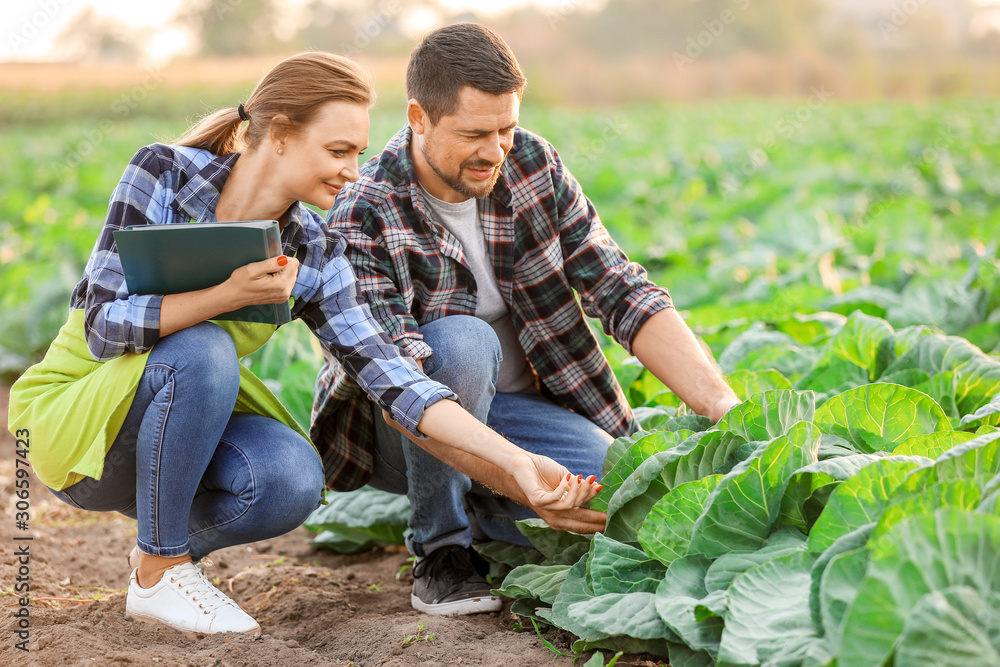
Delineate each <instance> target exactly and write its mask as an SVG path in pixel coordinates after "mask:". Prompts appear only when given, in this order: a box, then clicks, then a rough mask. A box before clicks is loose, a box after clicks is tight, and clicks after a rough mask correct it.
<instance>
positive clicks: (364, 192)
mask: <svg viewBox="0 0 1000 667" xmlns="http://www.w3.org/2000/svg"><path fill="white" fill-rule="evenodd" d="M410 138H411V131H410V128H409V127H404V128H403V129H402V130H401V131H400V132H398V133H397V134H396V136H395V137H393V139H392V140H391V141H390V142H389V144H388V145H387V146H386V148H385V150H384V151H383V152H382V154H381V155H380V156H378V157H377V158H373V159H372V160H369V161H368V162H367V163H366V164H365V165H364V167H363V168H362V171H361V178H360V179H359V180H358V181H357V182H356V183H351V184H348V186H347V187H346V188H345V189H344V191H343V192H342V193H341V195H340V197H338V199H337V202H336V204H335V205H334V208H333V209H332V210H331V211H330V214H329V218H328V220H329V222H330V225H331V227H333V228H334V229H335V230H337V231H339V232H340V233H342V234H343V235H344V236H345V238H346V239H347V244H348V248H347V257H348V258H349V259H350V261H351V264H352V265H353V266H354V270H355V272H356V274H357V276H358V282H359V284H360V287H361V290H362V292H363V293H364V294H365V296H366V298H367V299H368V302H369V304H370V305H371V308H372V313H373V314H374V316H375V318H376V319H377V320H378V321H379V322H380V323H381V324H382V326H383V328H385V330H386V331H387V332H388V333H389V335H390V336H391V337H392V339H393V340H394V341H395V342H396V344H397V345H399V346H400V347H402V348H403V349H405V350H406V351H407V352H409V353H410V354H411V355H412V356H413V357H415V358H417V359H424V358H426V357H429V356H430V355H431V353H432V352H433V350H431V348H430V346H429V345H428V344H427V343H426V342H425V341H424V340H423V337H422V336H421V335H420V332H419V329H418V328H419V326H420V325H422V324H425V323H427V322H431V321H434V320H437V319H440V318H442V317H447V316H449V315H475V314H476V283H475V278H474V277H473V274H472V271H471V269H470V268H469V265H468V263H467V262H466V261H465V257H464V255H463V253H462V247H461V244H460V243H459V241H458V239H456V238H455V236H454V235H453V234H451V233H450V232H449V231H448V230H447V229H445V228H444V227H442V226H441V225H439V224H437V223H436V222H434V221H433V220H432V219H431V217H430V216H429V215H428V212H427V208H426V207H425V206H424V205H423V203H422V202H421V199H420V193H419V190H420V188H419V186H418V184H417V180H416V176H415V172H414V167H413V160H412V157H411V153H410ZM478 209H479V215H480V219H481V221H482V226H483V234H484V237H485V239H486V250H487V254H488V255H489V257H490V259H491V260H492V264H493V268H494V272H495V275H496V278H497V284H498V285H499V287H500V292H501V294H502V295H503V299H504V302H505V303H506V304H507V306H508V308H509V309H510V313H511V317H513V320H514V327H515V329H516V331H517V332H518V338H519V340H520V342H521V345H522V347H523V348H524V351H525V352H526V353H527V356H528V360H529V361H530V362H531V365H532V367H533V369H534V371H535V373H536V374H537V376H538V378H539V380H540V385H541V387H542V390H543V392H545V393H546V394H547V395H549V396H550V397H551V398H553V399H554V400H555V401H556V402H558V403H559V404H560V405H563V406H564V407H567V408H569V409H571V410H574V411H576V412H578V413H580V414H582V415H584V416H586V417H588V418H589V419H591V420H592V421H593V422H594V423H596V424H597V425H599V426H600V427H601V428H603V429H605V430H606V431H607V432H608V433H610V434H612V435H614V436H616V437H619V436H623V435H626V434H628V433H631V432H634V431H635V430H636V429H637V427H638V426H637V423H636V421H635V417H634V416H633V414H632V410H631V408H630V407H629V405H628V402H627V401H626V399H625V396H624V394H623V393H622V390H621V387H620V386H619V385H618V382H617V380H616V379H615V376H614V373H612V371H611V367H610V366H609V365H608V362H607V360H606V359H605V357H604V354H603V353H602V352H601V349H600V346H599V345H598V342H597V340H596V338H595V337H594V335H593V332H591V330H590V327H589V326H588V324H587V320H586V319H585V318H584V312H586V313H587V314H588V315H590V316H592V317H597V318H600V320H601V323H602V325H603V327H604V330H605V331H606V332H607V333H608V334H609V335H612V336H614V338H615V339H617V340H618V341H619V342H620V343H621V344H622V345H623V346H625V348H626V349H628V350H629V351H631V345H632V341H633V339H634V338H635V335H636V332H638V330H639V328H640V327H641V326H642V324H643V323H644V322H645V321H646V320H647V319H648V318H649V317H650V316H651V315H652V314H654V313H656V312H657V311H659V310H661V309H664V308H668V307H670V306H671V305H672V304H671V301H670V295H669V294H668V293H667V291H666V290H665V289H663V288H660V287H657V286H656V285H654V284H653V283H651V282H650V281H649V280H648V278H647V276H646V271H645V270H644V269H643V268H642V267H641V266H639V265H638V264H636V263H634V262H630V261H629V260H628V257H626V256H625V253H624V252H622V250H621V249H620V248H619V247H618V245H617V244H615V242H614V241H613V240H612V239H611V237H610V236H609V235H608V233H607V231H606V230H605V228H604V226H603V225H602V224H601V221H600V218H598V216H597V211H596V210H595V209H594V206H593V205H592V204H591V202H590V200H589V199H587V197H586V196H585V195H584V194H583V191H582V189H581V188H580V184H579V183H578V182H577V181H576V179H575V178H573V176H572V175H571V174H570V173H569V171H568V170H567V169H566V168H565V167H564V166H563V164H562V162H561V160H560V159H559V156H558V154H557V153H556V151H555V149H554V148H553V147H552V146H551V145H550V144H549V143H548V142H547V141H545V140H544V139H542V138H541V137H538V136H536V135H534V134H532V133H530V132H528V131H526V130H524V129H521V128H517V130H516V132H515V134H514V146H513V149H512V150H511V152H510V154H509V155H508V156H507V159H506V161H505V162H504V165H503V167H502V169H501V178H500V179H499V181H497V184H496V187H495V188H494V189H493V192H492V193H490V194H489V195H488V196H487V197H484V198H482V199H479V200H478ZM576 294H579V302H578V301H577V297H576ZM581 303H582V306H583V307H582V309H581ZM318 388H319V389H320V390H321V391H320V393H319V395H318V396H317V405H318V406H321V408H320V410H319V415H318V416H319V419H321V420H322V419H323V418H325V417H326V416H328V415H332V414H335V413H337V412H339V411H346V412H347V413H348V414H350V415H351V417H350V418H348V419H338V420H336V421H335V422H333V425H334V428H330V429H326V430H325V433H326V434H327V437H334V438H344V439H349V440H351V441H352V442H356V443H358V444H359V446H362V447H369V446H371V442H372V438H373V435H372V423H371V410H370V409H369V408H367V407H366V406H365V401H364V400H363V397H361V396H360V395H359V394H358V393H357V392H356V391H354V390H353V386H352V382H351V380H350V378H349V377H348V376H347V374H346V373H345V372H344V369H343V367H342V366H341V365H340V364H339V363H338V362H337V360H336V359H332V358H328V359H327V364H326V366H325V367H324V369H323V370H322V371H321V373H320V382H319V384H318Z"/></svg>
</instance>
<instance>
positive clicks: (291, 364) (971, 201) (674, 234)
mask: <svg viewBox="0 0 1000 667" xmlns="http://www.w3.org/2000/svg"><path fill="white" fill-rule="evenodd" d="M529 99H530V98H529ZM998 117H1000V103H998V102H996V101H992V100H971V99H967V100H950V101H949V100H945V101H935V102H922V103H901V102H897V103H842V102H839V101H837V100H827V99H813V100H807V101H803V102H782V103H776V102H760V101H741V102H725V103H722V102H720V103H715V104H712V103H702V104H699V105H694V106H673V105H659V106H640V107H628V108H609V109H606V110H602V109H593V110H586V111H585V110H578V109H553V108H550V109H542V108H538V107H533V106H531V105H530V104H526V106H525V107H524V108H523V109H522V114H521V124H522V125H523V126H525V127H527V128H528V129H530V130H534V131H536V132H538V133H540V134H542V135H544V136H545V137H546V138H548V139H549V140H551V141H552V142H553V144H554V145H555V146H556V148H557V149H558V150H559V151H560V154H561V156H562V158H563V159H564V161H565V162H566V163H567V165H568V166H569V168H570V169H571V170H572V171H573V173H574V174H575V175H576V176H577V177H578V178H579V180H580V181H581V182H582V184H583V186H584V189H585V191H586V192H587V193H588V195H589V196H590V197H591V199H592V200H593V201H594V203H595V205H596V207H597V209H598V211H600V213H601V216H602V219H603V221H604V223H605V225H606V226H607V227H608V229H609V231H610V232H611V234H612V236H614V237H615V238H616V239H617V240H618V241H619V243H620V244H621V245H622V246H623V247H624V248H625V249H626V251H627V252H628V253H629V254H630V256H632V257H633V258H634V259H636V260H638V261H640V262H642V263H643V264H644V265H645V266H646V267H647V269H648V270H649V272H650V274H651V275H652V276H653V277H654V279H655V280H656V281H657V282H659V283H660V284H662V285H664V286H666V287H668V288H669V289H670V291H671V294H672V296H673V298H674V301H675V304H676V305H677V307H678V309H679V310H680V311H681V313H682V314H683V315H684V317H685V318H686V319H687V321H688V322H689V323H690V324H691V326H692V328H693V329H694V330H695V332H696V333H697V334H698V335H699V336H700V338H701V339H702V340H703V341H704V343H705V345H706V347H707V348H708V349H709V350H711V352H712V354H713V356H714V358H715V359H716V360H717V362H718V364H719V367H720V369H721V370H722V372H723V373H724V374H725V375H726V377H727V378H728V380H729V382H730V383H731V384H732V386H733V387H734V389H735V390H736V392H737V394H739V395H740V397H741V398H743V399H745V400H744V402H743V403H742V404H741V405H740V406H738V407H736V408H734V409H733V410H732V411H730V413H729V414H727V415H726V417H725V418H723V419H722V420H721V421H720V422H719V423H718V424H712V423H711V422H710V421H708V420H706V419H704V418H702V417H699V416H697V415H693V414H690V413H689V412H688V411H687V410H686V409H685V408H684V406H682V405H681V404H680V403H679V401H678V400H677V398H676V397H675V396H674V395H673V394H672V393H671V392H670V391H669V390H667V389H666V388H665V387H664V386H663V385H662V384H661V383H660V382H659V381H658V380H656V379H655V378H653V377H652V376H651V375H650V374H649V373H648V372H646V371H645V370H644V369H643V368H642V367H641V366H640V365H638V364H637V362H636V361H635V360H634V359H631V358H628V357H627V355H626V353H625V352H624V351H623V350H622V349H621V348H620V347H618V346H616V345H615V344H613V343H612V342H611V341H609V340H606V339H605V342H606V343H607V345H606V348H605V349H606V353H607V354H608V357H609V358H610V359H611V361H612V365H613V367H614V369H615V373H616V375H617V377H618V379H619V381H620V382H621V384H622V386H623V387H625V389H626V393H627V395H628V397H629V399H630V401H631V403H632V404H633V406H634V407H635V408H636V412H637V416H638V417H639V418H640V421H641V423H642V425H643V429H644V430H643V431H642V432H640V433H638V434H636V435H634V436H632V437H630V438H622V439H619V440H617V441H616V442H615V443H614V444H613V445H612V447H611V450H610V451H609V454H608V458H607V460H606V462H605V467H604V480H603V482H604V485H605V488H604V490H603V491H602V492H601V494H600V495H599V496H598V498H597V499H595V500H594V501H593V506H594V507H595V508H598V509H602V510H606V511H607V512H608V514H609V521H608V528H607V530H606V532H605V533H604V534H600V535H596V536H593V537H585V536H579V535H574V534H570V533H563V532H556V531H552V530H550V529H548V528H547V527H545V526H544V524H542V523H541V522H539V521H528V522H523V526H522V530H523V532H524V533H525V535H526V536H528V538H529V539H530V540H531V541H532V543H533V544H535V546H536V547H537V548H536V549H523V548H520V547H513V546H509V545H502V544H497V543H489V544H485V545H480V546H479V548H480V551H481V553H483V555H484V556H486V557H487V558H488V559H489V560H490V561H491V562H492V564H493V565H492V567H493V572H492V575H493V581H494V584H495V585H496V587H497V589H498V590H499V591H500V593H501V594H502V595H504V596H505V597H507V598H511V599H513V600H514V603H513V606H512V608H511V611H512V612H513V613H515V614H517V615H518V616H519V617H521V618H523V619H525V625H526V627H529V628H530V627H531V625H530V623H529V621H528V619H530V620H531V622H534V623H535V624H537V626H538V627H539V628H540V629H541V630H543V631H544V629H545V628H546V627H548V628H561V629H563V630H566V631H568V632H569V633H571V634H572V635H573V636H574V637H575V638H577V641H576V643H575V644H573V648H574V650H577V651H584V650H592V649H607V650H609V651H612V652H614V651H625V652H629V653H650V654H654V655H656V656H660V657H661V658H663V659H664V660H666V659H669V661H670V664H671V665H673V666H674V667H689V666H695V665H697V666H702V665H713V664H717V665H831V664H836V665H838V666H841V667H843V666H855V665H873V666H876V665H899V666H906V667H911V666H918V667H920V666H923V665H927V666H931V665H934V666H946V665H954V666H955V667H958V666H963V667H965V666H970V665H984V666H985V665H997V664H1000V508H998V503H1000V428H998V427H1000V261H998V252H997V250H998V248H997V239H998V236H1000V234H998V232H1000V123H997V120H996V119H997V118H998ZM401 118H402V112H401V111H400V110H398V109H376V110H375V111H373V126H372V136H371V146H372V149H370V151H369V154H371V153H373V152H375V151H376V150H377V149H378V147H380V146H381V145H382V144H384V142H385V141H386V140H387V138H388V137H389V136H390V135H391V133H392V132H393V131H395V129H397V125H398V123H399V122H400V119H401ZM88 123H89V124H88ZM91 125H93V126H96V121H93V120H88V119H86V118H82V119H79V120H76V121H73V122H71V123H63V124H59V125H51V124H26V125H23V126H20V127H18V128H17V130H16V131H12V130H0V141H2V142H3V144H4V146H5V155H7V156H10V157H9V159H7V160H4V161H0V226H2V227H3V237H2V238H3V241H2V243H3V245H2V247H0V258H2V259H3V263H2V266H0V283H2V284H3V285H4V290H3V296H2V301H0V306H2V309H3V317H2V318H0V374H2V376H3V377H4V378H6V379H8V380H9V379H10V378H12V377H15V376H16V374H17V373H18V372H20V370H23V368H24V367H25V366H26V365H27V364H28V363H30V362H31V360H33V359H36V358H37V357H38V355H39V354H40V353H42V352H44V349H45V347H46V346H47V344H48V342H49V341H50V340H51V338H52V336H54V334H55V331H56V330H57V329H58V327H59V325H61V323H62V321H63V319H64V317H65V307H66V302H67V299H68V294H69V290H70V289H71V287H72V285H73V284H74V283H75V281H76V280H77V279H78V277H79V273H80V271H81V270H82V267H83V265H84V263H85V262H86V258H87V255H88V253H89V250H90V247H91V245H92V244H93V240H94V237H95V235H96V231H97V229H98V228H99V226H100V224H101V217H102V215H103V207H104V205H105V203H106V200H107V197H108V195H109V194H110V191H111V189H112V188H113V186H114V184H115V182H116V180H117V178H118V176H119V175H120V173H121V170H122V168H123V167H124V165H125V164H126V162H127V161H128V158H129V157H130V156H131V154H132V152H134V150H135V149H136V148H138V147H139V146H141V145H143V144H145V143H148V142H150V141H152V140H154V137H159V138H162V137H169V136H172V135H175V134H177V133H178V132H179V131H180V130H182V129H183V121H177V120H174V119H165V118H149V119H146V118H142V117H136V118H131V119H127V120H123V121H120V122H118V123H116V124H115V125H114V126H113V131H110V132H104V133H103V134H102V137H101V139H100V141H95V142H94V143H95V145H94V147H93V149H92V150H91V151H89V153H88V155H87V156H86V157H85V158H83V159H82V160H79V165H69V164H68V158H67V153H68V151H67V146H69V147H71V148H72V147H78V146H79V142H80V137H81V136H83V135H84V134H85V133H86V132H87V131H88V128H90V127H91ZM70 157H73V156H72V155H70ZM600 335H601V336H603V334H600ZM245 363H247V364H248V365H250V366H251V367H252V368H253V369H254V370H255V371H257V372H258V373H259V374H260V375H261V376H262V377H264V378H265V381H266V382H268V383H269V385H270V386H271V387H272V388H273V389H274V390H275V391H276V392H277V393H278V394H279V395H280V396H281V398H282V399H283V400H284V401H285V402H286V404H287V405H288V406H289V408H290V409H291V410H292V411H293V413H294V414H295V415H296V416H297V417H298V418H299V419H300V420H307V419H308V413H309V406H310V402H311V394H312V382H313V380H314V377H315V372H316V369H317V366H318V363H319V362H318V356H317V352H316V349H315V346H314V345H313V344H312V343H311V341H310V336H309V333H308V331H307V330H305V328H304V327H302V326H298V324H297V323H293V325H289V326H286V327H284V328H282V330H280V331H279V333H278V335H277V337H276V339H275V340H273V341H272V342H271V344H269V345H268V346H266V347H265V348H264V349H263V350H262V351H260V352H258V353H257V354H256V355H254V356H253V357H252V358H249V359H247V360H246V361H245ZM330 500H331V502H330V504H329V505H327V506H324V507H322V508H321V509H320V510H318V511H317V512H316V514H314V515H313V517H312V518H311V520H310V522H309V524H308V525H309V527H310V528H312V529H313V530H315V531H317V532H318V533H319V534H318V536H317V541H318V542H321V543H327V544H330V545H331V546H334V547H336V548H338V549H341V550H344V551H351V550H357V549H360V548H364V547H365V546H367V545H368V544H371V543H372V542H379V541H398V540H399V539H400V538H401V535H402V531H403V528H404V527H405V516H406V511H407V508H406V505H405V502H403V503H400V502H399V499H398V498H392V497H389V498H385V497H383V496H379V495H378V494H377V492H374V491H372V490H369V489H364V490H361V491H359V492H355V493H352V494H335V496H331V498H330ZM403 500H404V501H405V499H403ZM599 661H601V662H599ZM587 664H593V665H596V664H603V657H602V656H600V655H597V654H595V656H594V657H593V658H592V659H591V660H590V661H589V662H588V663H587Z"/></svg>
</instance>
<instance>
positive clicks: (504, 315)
mask: <svg viewBox="0 0 1000 667" xmlns="http://www.w3.org/2000/svg"><path fill="white" fill-rule="evenodd" d="M420 195H421V197H422V198H423V200H424V203H426V205H427V208H428V209H429V213H430V214H431V216H432V217H433V218H434V221H435V222H437V223H438V224H439V225H441V226H442V227H444V228H445V229H447V230H448V231H449V232H451V233H452V234H454V235H455V237H456V238H457V239H458V241H459V243H461V244H462V252H463V253H464V254H465V261H466V262H467V263H468V265H469V268H470V269H472V275H473V276H474V277H475V278H476V289H477V298H478V301H477V302H476V317H478V318H479V319H481V320H483V321H485V322H486V323H488V324H489V325H490V326H491V327H493V331H495V332H496V335H497V338H499V339H500V349H501V350H502V352H503V362H502V363H501V364H500V375H499V378H498V379H497V385H496V389H497V391H499V392H502V393H507V394H513V393H518V392H523V391H529V390H531V389H532V388H533V387H534V386H535V376H534V374H533V373H532V372H531V365H530V364H529V363H528V358H527V356H526V355H525V353H524V348H522V347H521V343H520V341H519V340H518V339H517V332H516V331H515V330H514V321H513V320H512V319H511V317H510V311H508V310H507V304H506V303H504V300H503V295H501V294H500V287H499V286H498V285H497V279H496V276H495V275H494V273H493V262H491V261H490V258H489V257H488V256H487V253H486V239H485V238H484V237H483V226H482V223H481V221H480V220H479V210H478V208H477V206H476V199H475V198H474V197H470V198H469V199H466V200H465V201H463V202H458V203H457V204H453V203H451V202H446V201H442V200H440V199H438V198H437V197H435V196H434V195H432V194H431V193H429V192H427V190H425V189H424V188H423V187H421V188H420Z"/></svg>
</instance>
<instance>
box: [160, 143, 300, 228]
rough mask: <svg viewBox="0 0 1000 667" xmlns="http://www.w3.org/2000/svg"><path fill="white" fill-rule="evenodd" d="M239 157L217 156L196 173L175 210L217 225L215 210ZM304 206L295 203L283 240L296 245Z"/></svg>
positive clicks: (173, 204)
mask: <svg viewBox="0 0 1000 667" xmlns="http://www.w3.org/2000/svg"><path fill="white" fill-rule="evenodd" d="M239 157H240V154H239V153H232V154H230V155H219V156H216V157H215V158H214V159H213V160H212V161H211V162H209V163H208V164H206V165H205V166H204V167H202V168H201V169H199V170H198V171H196V172H195V173H194V174H193V175H192V176H191V177H190V178H189V179H188V181H187V183H185V184H184V186H183V187H182V188H181V189H180V190H178V191H177V195H176V196H175V197H174V201H173V203H172V206H173V207H174V209H176V210H177V211H178V212H180V213H181V215H183V216H185V217H188V218H190V219H192V220H194V221H195V222H216V221H217V218H216V217H215V207H216V205H217V204H218V203H219V197H220V196H221V195H222V187H223V186H224V185H225V184H226V181H227V180H229V176H230V175H231V174H232V173H233V165H234V164H236V160H237V159H239ZM302 208H303V206H302V204H301V203H299V202H293V203H292V205H291V207H289V209H288V221H287V223H286V224H285V228H284V229H283V230H282V233H281V236H282V238H283V239H288V241H289V242H293V241H294V240H295V239H297V238H298V234H299V231H300V230H301V229H302V228H303V224H304V223H303V211H302Z"/></svg>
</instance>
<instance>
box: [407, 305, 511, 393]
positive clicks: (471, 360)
mask: <svg viewBox="0 0 1000 667" xmlns="http://www.w3.org/2000/svg"><path fill="white" fill-rule="evenodd" d="M420 332H421V333H422V334H423V336H424V340H425V341H426V342H427V344H428V345H430V346H431V348H432V349H433V350H434V353H433V354H432V355H431V357H430V358H429V359H427V360H425V361H424V372H425V373H427V374H428V375H429V376H431V377H432V378H433V379H435V380H437V381H438V382H441V383H442V384H445V385H447V386H449V387H451V389H452V390H454V391H456V393H458V394H459V396H460V397H461V389H462V387H464V386H469V387H481V386H483V385H484V384H486V383H489V385H490V386H492V385H495V384H496V381H497V376H498V374H499V372H500V362H501V361H502V359H503V354H502V352H501V350H500V341H499V340H498V339H497V335H496V332H494V331H493V327H491V326H490V325H489V324H487V323H486V322H485V321H483V320H481V319H479V318H478V317H472V316H471V315H452V316H450V317H445V318H442V319H440V320H435V321H433V322H428V323H427V324H425V325H424V326H422V327H420Z"/></svg>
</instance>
